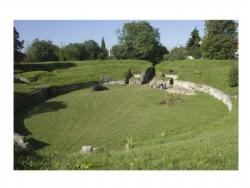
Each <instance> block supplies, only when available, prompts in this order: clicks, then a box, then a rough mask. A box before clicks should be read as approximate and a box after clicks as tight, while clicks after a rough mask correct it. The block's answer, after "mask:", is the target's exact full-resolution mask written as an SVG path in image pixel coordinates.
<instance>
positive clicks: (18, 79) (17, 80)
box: [14, 75, 30, 84]
mask: <svg viewBox="0 0 250 188" xmlns="http://www.w3.org/2000/svg"><path fill="white" fill-rule="evenodd" d="M14 83H24V84H30V81H29V80H28V79H27V78H24V77H20V76H16V75H15V76H14Z"/></svg>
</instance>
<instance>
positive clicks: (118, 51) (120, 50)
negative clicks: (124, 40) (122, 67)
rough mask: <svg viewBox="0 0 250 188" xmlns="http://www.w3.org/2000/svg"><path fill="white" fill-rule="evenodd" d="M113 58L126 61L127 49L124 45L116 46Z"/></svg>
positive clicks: (112, 51)
mask: <svg viewBox="0 0 250 188" xmlns="http://www.w3.org/2000/svg"><path fill="white" fill-rule="evenodd" d="M111 56H114V57H115V58H116V59H126V58H127V56H126V52H125V48H124V46H122V45H114V46H113V47H112V48H111Z"/></svg>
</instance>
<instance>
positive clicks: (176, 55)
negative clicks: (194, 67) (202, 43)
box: [167, 46, 187, 61]
mask: <svg viewBox="0 0 250 188" xmlns="http://www.w3.org/2000/svg"><path fill="white" fill-rule="evenodd" d="M167 56H168V57H167V60H171V61H172V60H183V59H185V58H186V56H187V51H186V48H185V47H183V46H180V47H175V48H173V49H172V50H171V51H170V53H169V54H168V55H167Z"/></svg>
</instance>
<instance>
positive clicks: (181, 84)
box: [174, 80, 233, 111]
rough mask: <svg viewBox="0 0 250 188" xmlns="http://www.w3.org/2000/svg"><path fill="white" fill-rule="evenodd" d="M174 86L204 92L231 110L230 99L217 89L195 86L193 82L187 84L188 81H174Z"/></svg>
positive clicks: (202, 85) (200, 85)
mask: <svg viewBox="0 0 250 188" xmlns="http://www.w3.org/2000/svg"><path fill="white" fill-rule="evenodd" d="M174 85H175V86H178V87H184V88H188V89H194V90H197V91H201V92H204V93H206V94H208V95H211V96H213V97H215V98H216V99H218V100H220V101H222V102H223V103H224V104H225V105H226V106H227V108H228V110H229V111H231V110H232V106H233V105H232V102H231V97H230V96H229V95H227V94H225V93H224V92H222V91H220V90H219V89H217V88H214V87H212V86H208V85H205V84H196V83H194V82H189V81H182V80H175V82H174Z"/></svg>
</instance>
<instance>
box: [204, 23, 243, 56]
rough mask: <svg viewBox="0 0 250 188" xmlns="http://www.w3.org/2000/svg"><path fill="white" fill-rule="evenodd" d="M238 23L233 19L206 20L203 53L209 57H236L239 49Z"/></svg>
mask: <svg viewBox="0 0 250 188" xmlns="http://www.w3.org/2000/svg"><path fill="white" fill-rule="evenodd" d="M237 26H238V24H237V23H236V22H235V21H233V20H210V21H205V36H204V39H203V41H202V45H201V46H202V53H203V56H204V57H205V58H207V59H234V58H236V55H235V53H236V52H237V49H238V33H237Z"/></svg>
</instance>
